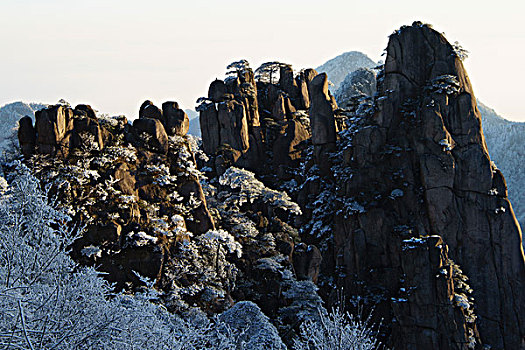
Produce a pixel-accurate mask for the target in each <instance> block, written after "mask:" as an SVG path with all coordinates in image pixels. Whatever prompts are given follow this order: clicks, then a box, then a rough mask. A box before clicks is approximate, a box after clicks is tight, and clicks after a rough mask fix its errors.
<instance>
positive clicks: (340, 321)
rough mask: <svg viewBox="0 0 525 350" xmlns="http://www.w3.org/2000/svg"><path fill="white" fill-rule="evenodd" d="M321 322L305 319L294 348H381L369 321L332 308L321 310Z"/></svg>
mask: <svg viewBox="0 0 525 350" xmlns="http://www.w3.org/2000/svg"><path fill="white" fill-rule="evenodd" d="M319 318H320V321H319V322H314V321H306V322H303V324H301V332H300V336H299V337H298V338H297V339H295V341H294V349H295V350H310V349H316V350H339V349H340V350H343V349H360V350H374V349H378V348H380V347H381V343H380V342H379V341H378V340H377V337H376V336H377V332H376V331H374V330H373V329H372V327H371V326H370V324H369V322H368V320H365V321H363V320H362V319H360V318H358V317H354V316H352V315H350V314H349V313H348V312H343V311H341V310H340V309H338V308H336V309H333V310H332V312H331V313H330V314H327V313H326V310H320V311H319Z"/></svg>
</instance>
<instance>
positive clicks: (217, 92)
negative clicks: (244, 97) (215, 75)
mask: <svg viewBox="0 0 525 350" xmlns="http://www.w3.org/2000/svg"><path fill="white" fill-rule="evenodd" d="M225 93H226V85H225V84H224V81H222V80H219V79H215V80H214V81H213V82H212V83H211V84H210V87H209V89H208V98H209V99H210V100H211V101H212V102H214V103H218V102H222V101H223V99H224V94H225Z"/></svg>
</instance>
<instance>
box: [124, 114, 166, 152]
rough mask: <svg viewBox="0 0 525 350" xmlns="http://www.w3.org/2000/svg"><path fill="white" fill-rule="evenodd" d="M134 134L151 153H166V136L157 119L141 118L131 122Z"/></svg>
mask: <svg viewBox="0 0 525 350" xmlns="http://www.w3.org/2000/svg"><path fill="white" fill-rule="evenodd" d="M133 129H134V132H135V134H136V135H137V136H138V137H139V138H140V139H141V140H142V142H143V143H144V145H145V146H146V147H147V148H148V149H149V150H151V151H153V152H158V153H162V154H167V153H168V148H169V144H168V135H167V134H166V130H164V126H162V123H161V122H160V120H158V119H151V118H141V119H135V120H134V121H133Z"/></svg>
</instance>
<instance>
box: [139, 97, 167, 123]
mask: <svg viewBox="0 0 525 350" xmlns="http://www.w3.org/2000/svg"><path fill="white" fill-rule="evenodd" d="M142 118H151V119H158V120H162V111H161V110H160V109H159V107H157V106H155V105H154V104H153V103H152V102H151V101H145V102H144V103H143V104H142V106H140V110H139V119H142Z"/></svg>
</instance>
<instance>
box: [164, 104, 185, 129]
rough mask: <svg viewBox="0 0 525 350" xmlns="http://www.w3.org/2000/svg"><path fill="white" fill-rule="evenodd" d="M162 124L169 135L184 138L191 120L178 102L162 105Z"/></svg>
mask: <svg viewBox="0 0 525 350" xmlns="http://www.w3.org/2000/svg"><path fill="white" fill-rule="evenodd" d="M162 124H164V128H165V129H166V132H167V133H168V135H179V136H184V135H186V134H187V133H188V129H189V128H190V120H189V118H188V115H187V114H186V112H184V111H183V110H182V109H180V108H179V104H178V103H177V102H164V103H163V104H162Z"/></svg>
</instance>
